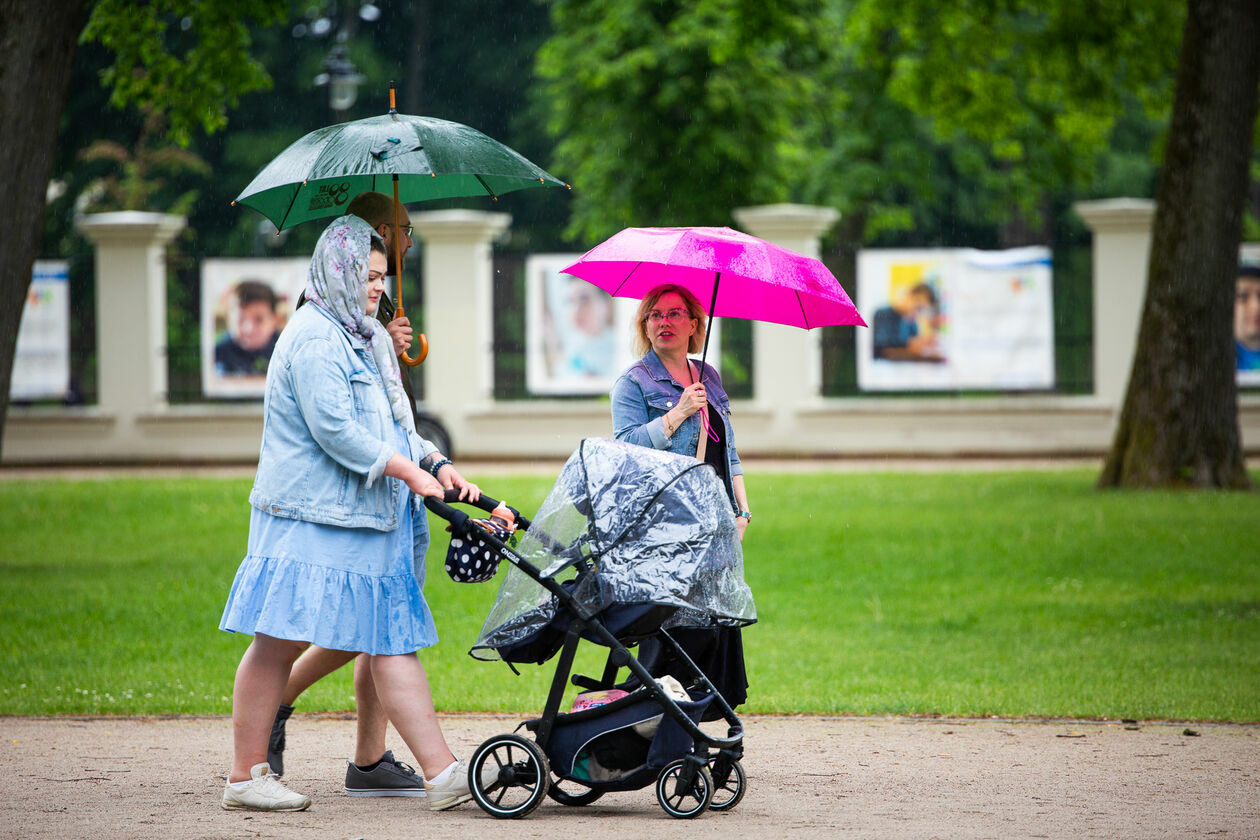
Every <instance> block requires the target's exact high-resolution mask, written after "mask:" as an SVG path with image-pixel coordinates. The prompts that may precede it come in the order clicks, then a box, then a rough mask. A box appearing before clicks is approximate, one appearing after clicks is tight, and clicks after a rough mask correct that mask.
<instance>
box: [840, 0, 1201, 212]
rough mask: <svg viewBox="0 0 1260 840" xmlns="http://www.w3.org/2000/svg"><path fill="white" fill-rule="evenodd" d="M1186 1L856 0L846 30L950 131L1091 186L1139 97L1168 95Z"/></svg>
mask: <svg viewBox="0 0 1260 840" xmlns="http://www.w3.org/2000/svg"><path fill="white" fill-rule="evenodd" d="M1184 13H1185V8H1184V4H1183V3H1180V2H1177V1H1176V0H1152V2H1145V3H1132V2H1128V0H1100V2H1093V3H1075V2H1070V0H1064V1H1063V2H1054V3H1044V2H1033V0H950V2H944V3H941V2H935V0H907V2H900V3H883V2H878V0H855V2H854V3H853V7H852V10H851V12H850V14H849V15H848V18H847V20H846V39H847V41H848V43H850V44H852V45H853V46H855V47H856V48H857V50H858V61H859V63H860V64H861V65H863V66H867V67H871V68H874V69H879V70H882V71H884V72H885V73H887V88H886V89H887V92H888V94H889V96H890V97H891V98H892V99H893V100H894V101H896V102H899V103H901V104H903V105H905V106H906V107H908V108H910V109H911V110H913V111H914V112H915V113H918V114H923V115H926V116H928V117H930V118H931V120H932V124H933V127H934V131H935V133H936V134H937V135H938V136H939V137H940V138H942V139H948V138H951V137H953V136H955V135H957V134H959V133H961V134H964V135H966V136H967V137H971V138H974V139H975V140H977V141H979V142H980V143H982V144H983V146H984V148H985V149H987V151H988V153H989V154H990V155H991V156H992V158H993V159H994V160H995V161H996V162H997V163H998V164H999V165H1001V166H1002V167H1003V168H1005V169H1006V170H1008V171H1018V172H1020V173H1021V174H1022V176H1023V178H1024V179H1026V180H1027V181H1028V182H1030V183H1032V184H1039V185H1041V186H1043V187H1046V186H1054V185H1056V184H1059V183H1063V182H1065V181H1066V182H1067V183H1069V184H1071V185H1074V186H1075V185H1081V184H1084V183H1085V182H1086V181H1087V179H1089V178H1091V177H1092V176H1093V174H1094V171H1095V169H1094V165H1095V162H1096V160H1097V158H1098V156H1099V154H1100V153H1102V152H1103V151H1104V150H1105V149H1106V148H1107V145H1108V143H1109V141H1110V138H1111V136H1112V131H1113V129H1114V128H1115V126H1116V124H1117V122H1118V121H1119V119H1120V117H1121V115H1122V114H1124V113H1125V110H1126V105H1127V103H1128V102H1129V101H1130V100H1131V98H1132V97H1136V98H1137V100H1138V101H1139V102H1140V103H1141V104H1142V105H1144V106H1145V107H1147V108H1148V109H1150V110H1151V111H1153V112H1156V113H1163V112H1164V111H1166V109H1167V107H1168V104H1169V102H1170V99H1171V81H1172V77H1171V72H1170V71H1171V68H1172V66H1173V62H1174V57H1175V56H1176V50H1177V46H1178V44H1179V43H1180V36H1181V21H1182V19H1183V17H1184Z"/></svg>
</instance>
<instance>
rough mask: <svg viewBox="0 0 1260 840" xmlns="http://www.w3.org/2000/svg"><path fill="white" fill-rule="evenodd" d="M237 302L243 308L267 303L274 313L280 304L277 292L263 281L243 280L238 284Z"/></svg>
mask: <svg viewBox="0 0 1260 840" xmlns="http://www.w3.org/2000/svg"><path fill="white" fill-rule="evenodd" d="M236 302H237V303H239V304H240V305H241V306H242V307H244V306H249V305H250V304H251V303H265V304H267V307H268V308H269V309H271V311H272V312H274V311H275V310H276V304H277V303H279V302H280V300H279V298H277V297H276V290H275V289H273V288H271V286H270V285H268V284H267V283H264V282H263V281H261V280H242V281H241V282H239V283H237V284H236Z"/></svg>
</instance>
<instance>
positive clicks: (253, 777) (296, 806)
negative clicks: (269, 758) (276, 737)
mask: <svg viewBox="0 0 1260 840" xmlns="http://www.w3.org/2000/svg"><path fill="white" fill-rule="evenodd" d="M249 779H250V781H249V784H247V785H245V786H244V787H241V788H234V787H232V785H231V784H227V785H225V786H224V787H223V803H222V804H223V808H224V809H225V810H228V811H305V810H306V809H307V808H309V807H311V800H310V797H306V796H303V795H302V794H300V793H294V792H293V791H291V790H289V789H288V788H287V787H285V786H284V784H283V783H282V782H281V781H280V777H279V776H277V775H276V774H275V773H272V772H271V767H270V766H269V765H268V764H267V762H265V761H264V762H263V763H262V764H255V765H254V766H253V767H251V768H249ZM465 787H467V780H465Z"/></svg>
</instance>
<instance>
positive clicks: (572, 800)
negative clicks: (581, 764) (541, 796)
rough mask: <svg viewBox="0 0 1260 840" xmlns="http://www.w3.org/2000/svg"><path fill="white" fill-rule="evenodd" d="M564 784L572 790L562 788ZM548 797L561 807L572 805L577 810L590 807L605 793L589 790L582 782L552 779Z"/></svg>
mask: <svg viewBox="0 0 1260 840" xmlns="http://www.w3.org/2000/svg"><path fill="white" fill-rule="evenodd" d="M562 784H565V785H568V786H569V787H570V788H571V790H565V789H564V788H562V787H560V785H562ZM547 795H548V796H550V797H551V798H552V799H554V800H555V801H557V802H559V803H560V804H561V805H570V806H572V807H574V808H576V807H579V806H581V805H590V804H591V803H592V802H594V801H595V800H596V799H599V798H600V797H601V796H603V795H604V792H603V791H602V790H595V789H594V788H588V787H586V786H585V785H583V784H582V783H580V782H572V781H569V780H568V779H563V780H562V779H552V780H551V785H550V786H549V787H548V788H547Z"/></svg>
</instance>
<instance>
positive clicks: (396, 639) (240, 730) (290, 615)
mask: <svg viewBox="0 0 1260 840" xmlns="http://www.w3.org/2000/svg"><path fill="white" fill-rule="evenodd" d="M385 271H386V256H385V252H384V247H383V245H382V243H381V240H380V237H379V236H378V235H377V234H376V233H375V232H374V231H373V230H372V228H371V227H370V226H369V225H368V223H367V222H365V221H363V220H362V219H360V218H358V217H356V216H343V217H341V218H339V219H336V220H335V221H334V222H333V223H332V224H331V225H329V226H328V228H327V229H326V230H325V231H324V233H323V235H321V237H320V239H319V242H318V244H317V245H316V247H315V253H314V256H313V258H312V260H311V268H310V273H309V275H308V279H307V285H306V290H305V293H306V298H307V300H308V302H309V303H310V304H313V305H308V306H303V307H302V308H301V309H299V310H298V312H297V313H296V314H295V315H294V316H293V318H292V319H290V321H289V323H288V325H286V327H285V329H284V331H283V333H282V334H281V336H280V339H279V341H278V342H277V344H276V348H275V352H274V354H273V356H272V359H271V363H270V365H269V369H268V375H267V385H266V396H265V399H264V405H263V415H264V425H263V437H262V447H261V451H260V454H259V464H258V474H257V477H256V479H255V482H254V487H253V491H252V492H251V493H250V504H251V511H250V528H249V543H248V548H247V552H246V557H245V559H244V560H243V561H242V563H241V565H240V568H239V570H238V571H237V574H236V579H235V581H234V582H233V584H232V589H231V592H230V594H229V595H228V600H227V605H226V607H225V608H224V612H223V619H222V621H221V623H220V627H221V629H223V630H227V631H231V632H239V633H248V634H252V635H253V637H254V638H253V641H252V642H251V643H250V646H249V648H248V649H247V650H246V651H245V654H244V656H243V657H242V659H241V663H240V666H239V667H238V669H237V672H236V681H235V686H234V689H233V699H232V722H233V762H232V769H231V772H230V774H229V776H228V781H227V785H226V786H225V788H224V793H223V798H222V805H223V807H224V808H227V809H243V810H262V811H298V810H304V809H305V808H307V807H309V806H310V799H309V798H308V797H306V796H304V795H302V794H300V793H296V792H294V791H292V790H290V789H289V788H288V787H286V786H285V785H284V784H283V783H281V782H280V781H279V779H278V778H277V777H276V776H275V774H273V773H272V772H271V768H270V767H269V766H268V764H267V762H266V754H267V742H268V737H269V735H270V732H271V727H272V721H273V719H274V718H275V715H276V710H277V708H278V707H279V704H280V700H281V694H282V692H283V690H284V686H285V681H286V680H287V678H288V676H289V669H290V666H291V665H292V663H293V661H294V660H295V659H296V658H297V656H298V655H299V654H300V653H301V652H302V650H303V648H304V647H305V646H306V644H307V643H312V644H316V645H319V646H321V647H324V648H329V649H333V650H344V651H356V652H363V653H367V654H368V655H369V656H370V668H371V673H372V677H373V681H374V683H375V688H376V694H377V696H378V698H379V702H380V705H381V707H382V708H383V710H384V711H385V713H386V714H387V715H388V717H389V719H390V720H391V721H392V722H393V723H394V726H395V728H396V729H397V730H398V732H399V734H400V735H401V736H402V738H403V741H404V742H405V743H406V744H407V746H408V748H409V749H410V750H411V752H412V754H413V755H414V756H415V757H416V759H417V761H418V762H419V764H420V768H421V770H422V771H423V773H424V776H425V779H426V781H425V789H426V792H427V795H428V801H429V807H430V808H432V809H433V810H445V809H447V808H451V807H454V806H455V805H458V804H459V803H461V802H464V801H467V800H468V799H469V797H470V794H469V786H468V774H467V772H466V770H465V768H464V766H463V763H462V762H460V761H458V760H457V759H456V758H455V756H454V755H453V754H452V753H451V750H450V748H449V747H448V746H447V744H446V741H445V739H444V737H443V735H442V731H441V729H440V727H439V725H438V721H437V716H436V713H435V711H434V707H433V699H432V695H431V693H430V690H429V685H428V678H427V676H426V674H425V670H424V666H423V665H422V664H421V663H420V660H419V659H418V658H417V656H416V651H418V650H419V649H420V648H424V647H429V646H431V645H433V644H435V643H436V642H437V633H436V630H435V627H434V622H433V617H432V615H431V614H430V612H429V608H428V605H427V604H426V603H425V600H424V596H423V594H422V592H421V581H420V580H418V579H417V574H418V573H419V574H421V575H422V574H423V569H424V553H425V550H426V549H427V548H428V544H429V533H428V521H427V517H426V516H425V513H424V510H423V508H422V507H420V505H419V501H420V499H419V498H418V497H424V496H436V497H439V498H440V497H441V496H442V494H443V492H444V491H443V487H442V484H441V483H439V481H438V478H437V477H436V475H434V474H431V473H430V472H429V471H427V470H426V466H427V467H428V469H431V470H433V472H434V473H437V472H438V471H439V470H442V471H443V472H442V475H443V478H444V479H445V480H447V481H450V482H452V483H453V484H454V486H455V487H456V488H457V489H459V490H460V496H461V498H469V499H473V500H475V499H476V498H477V496H478V493H479V491H478V489H477V488H476V486H475V485H472V484H470V483H468V482H467V481H465V480H464V479H463V477H462V476H459V475H458V473H455V472H454V469H453V467H451V466H450V462H449V461H446V462H444V463H436V464H430V463H428V462H430V461H435V460H437V458H436V456H435V453H436V449H435V447H434V446H433V445H432V444H431V443H429V442H428V441H425V440H424V439H422V438H420V437H419V436H418V435H417V434H416V432H415V426H414V421H413V417H412V412H411V407H410V405H409V404H408V400H407V398H406V395H405V393H404V391H403V388H402V383H401V379H400V375H399V369H398V363H397V360H396V359H395V357H394V353H393V349H392V342H391V339H390V337H389V335H388V333H387V332H386V331H385V329H384V328H383V327H381V326H380V324H379V323H378V322H377V321H376V319H375V318H374V317H373V313H374V312H375V311H376V306H377V304H378V303H379V301H380V297H381V294H382V292H383V290H384V276H385ZM413 494H414V495H413ZM381 616H388V620H385V621H381V620H379V619H380V617H381Z"/></svg>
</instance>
